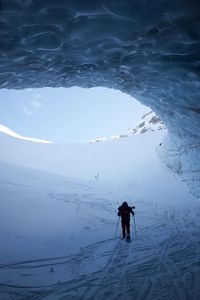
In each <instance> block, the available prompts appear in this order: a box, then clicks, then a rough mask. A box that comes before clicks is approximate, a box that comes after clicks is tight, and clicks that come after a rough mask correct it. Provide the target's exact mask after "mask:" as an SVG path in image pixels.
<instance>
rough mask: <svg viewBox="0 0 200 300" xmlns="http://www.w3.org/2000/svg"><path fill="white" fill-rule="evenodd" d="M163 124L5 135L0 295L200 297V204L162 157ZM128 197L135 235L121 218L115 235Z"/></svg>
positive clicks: (1, 139)
mask: <svg viewBox="0 0 200 300" xmlns="http://www.w3.org/2000/svg"><path fill="white" fill-rule="evenodd" d="M165 133H166V130H163V131H159V132H150V133H146V134H143V135H135V136H132V137H128V138H126V139H119V140H114V141H110V142H106V143H103V142H102V143H93V144H90V143H87V144H65V145H64V144H39V143H34V142H30V141H23V140H19V139H16V138H14V137H11V136H8V135H6V134H3V133H2V134H0V144H1V148H0V157H1V162H0V190H1V200H0V222H1V226H0V241H1V246H0V248H1V250H0V299H2V300H7V299H14V300H18V299H20V300H21V299H24V300H25V299H46V300H51V299H56V300H57V299H60V300H61V299H62V300H64V299H67V300H68V299H70V300H71V299H75V300H79V299H80V300H81V299H82V300H89V299H91V300H92V299H97V300H101V299H111V300H114V299H115V300H116V299H123V300H124V299H127V300H128V299H134V300H142V299H143V300H144V299H145V300H153V299H155V300H162V299H167V300H169V299H172V300H176V299H177V300H186V299H187V300H197V299H200V288H199V282H200V221H199V217H200V203H199V200H198V199H196V198H195V197H193V196H192V195H191V194H190V193H189V192H188V191H187V190H186V188H185V186H184V185H183V183H182V182H180V180H179V179H178V178H177V176H176V175H175V174H174V173H172V172H170V170H169V169H167V167H166V165H165V164H164V163H162V161H161V159H160V157H159V155H158V152H160V153H161V152H162V151H160V150H161V149H162V147H163V144H161V145H160V143H161V142H162V139H163V135H165ZM162 153H165V151H163V152H162ZM97 174H98V176H97ZM97 179H98V180H97ZM123 201H127V202H128V203H129V205H135V206H136V209H135V213H136V214H135V221H136V232H135V228H134V226H133V224H134V223H133V220H132V227H131V236H132V240H131V243H127V242H126V241H124V240H121V238H120V226H119V228H118V231H117V238H114V236H115V231H116V225H117V221H118V217H117V208H118V206H119V205H120V204H121V203H122V202H123Z"/></svg>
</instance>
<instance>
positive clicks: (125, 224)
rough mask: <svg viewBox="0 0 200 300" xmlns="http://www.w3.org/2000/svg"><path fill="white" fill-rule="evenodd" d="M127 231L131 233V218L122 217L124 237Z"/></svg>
mask: <svg viewBox="0 0 200 300" xmlns="http://www.w3.org/2000/svg"><path fill="white" fill-rule="evenodd" d="M126 233H127V234H128V235H130V219H123V218H122V234H123V237H126Z"/></svg>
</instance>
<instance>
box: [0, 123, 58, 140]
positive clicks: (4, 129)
mask: <svg viewBox="0 0 200 300" xmlns="http://www.w3.org/2000/svg"><path fill="white" fill-rule="evenodd" d="M0 132H1V133H4V134H7V135H10V136H12V137H14V138H17V139H21V140H25V141H29V142H35V143H45V144H50V143H52V142H50V141H45V140H40V139H35V138H30V137H25V136H22V135H20V134H18V133H16V132H14V131H13V130H11V129H10V128H8V127H6V126H4V125H2V124H0Z"/></svg>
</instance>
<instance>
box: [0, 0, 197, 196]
mask: <svg viewBox="0 0 200 300" xmlns="http://www.w3.org/2000/svg"><path fill="white" fill-rule="evenodd" d="M0 52H1V55H0V87H1V88H14V89H24V88H27V87H32V88H34V87H35V88H36V87H37V88H38V87H44V86H51V87H70V86H74V85H76V86H81V87H86V88H89V87H94V86H104V87H109V88H114V89H119V90H121V91H123V92H126V93H128V94H130V95H132V96H134V97H135V98H137V99H138V100H139V101H141V102H142V103H143V104H146V105H148V106H150V107H151V108H152V109H153V110H154V111H155V112H156V113H157V114H158V115H159V116H160V117H161V118H162V120H163V121H164V122H165V124H166V125H167V127H168V131H169V137H168V141H167V142H166V143H165V145H164V146H163V149H165V150H164V151H163V153H161V156H163V157H166V155H167V156H168V159H167V161H169V160H170V161H171V164H169V167H171V168H172V169H173V170H174V171H176V172H177V173H178V174H179V175H180V176H181V178H182V179H183V180H184V181H185V183H186V184H187V186H189V187H190V190H191V191H192V192H193V193H194V194H195V195H196V196H200V167H199V161H200V142H199V140H200V129H199V128H200V126H199V125H200V122H199V117H200V102H199V88H200V81H199V68H200V2H199V1H198V0H176V1H174V0H160V1H158V0H151V1H147V0H124V1H121V0H96V1H83V0H73V1H71V0H69V1H67V0H42V1H41V0H34V1H32V0H2V1H1V2H0Z"/></svg>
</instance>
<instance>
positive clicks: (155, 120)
mask: <svg viewBox="0 0 200 300" xmlns="http://www.w3.org/2000/svg"><path fill="white" fill-rule="evenodd" d="M166 128H167V127H166V125H165V124H164V122H163V121H162V120H161V119H160V118H159V117H158V116H157V115H156V114H155V112H153V111H150V112H148V113H146V114H145V115H143V116H142V118H141V121H139V122H138V124H136V125H135V126H133V127H130V128H129V129H127V130H126V131H125V132H124V133H122V134H120V135H118V136H117V135H113V136H110V137H102V138H97V139H93V140H91V141H89V143H98V142H105V141H111V140H115V139H120V138H125V137H128V136H132V135H135V134H143V133H147V132H151V131H158V130H163V129H166Z"/></svg>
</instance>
